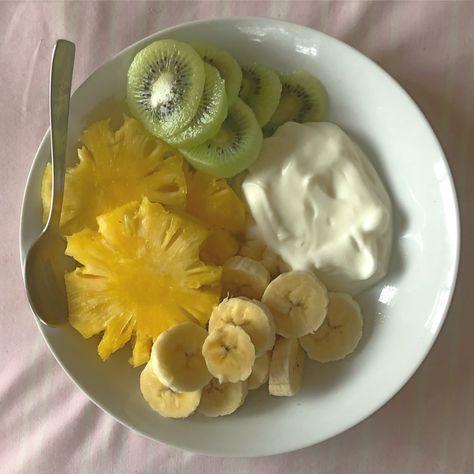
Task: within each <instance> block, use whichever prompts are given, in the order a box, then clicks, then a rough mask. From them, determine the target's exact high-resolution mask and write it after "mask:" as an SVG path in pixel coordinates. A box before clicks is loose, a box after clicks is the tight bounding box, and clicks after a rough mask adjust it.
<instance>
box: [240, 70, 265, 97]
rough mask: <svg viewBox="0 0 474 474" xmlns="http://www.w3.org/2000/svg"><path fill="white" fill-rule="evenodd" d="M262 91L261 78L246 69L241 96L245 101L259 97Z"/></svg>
mask: <svg viewBox="0 0 474 474" xmlns="http://www.w3.org/2000/svg"><path fill="white" fill-rule="evenodd" d="M260 91H261V80H260V76H259V75H258V74H257V73H256V72H255V71H252V70H251V69H244V74H243V75H242V84H241V86H240V92H239V95H240V97H242V98H243V99H244V100H245V99H248V98H249V97H252V96H255V95H259V94H260Z"/></svg>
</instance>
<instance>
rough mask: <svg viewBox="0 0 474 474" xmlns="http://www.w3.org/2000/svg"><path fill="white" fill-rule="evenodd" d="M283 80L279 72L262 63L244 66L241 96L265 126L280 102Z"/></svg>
mask: <svg viewBox="0 0 474 474" xmlns="http://www.w3.org/2000/svg"><path fill="white" fill-rule="evenodd" d="M280 95H281V82H280V78H279V77H278V74H277V73H276V72H274V71H272V70H271V69H269V68H267V67H265V66H262V65H261V64H252V65H250V66H242V85H241V86H240V92H239V97H240V98H241V99H242V100H243V101H244V102H245V103H246V104H247V105H248V106H249V107H250V108H251V109H252V110H253V113H254V114H255V117H257V122H258V124H259V125H260V127H263V126H264V125H265V124H266V123H267V122H268V121H269V120H270V118H271V116H272V115H273V113H274V112H275V110H276V108H277V107H278V104H279V102H280Z"/></svg>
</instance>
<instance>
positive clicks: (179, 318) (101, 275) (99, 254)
mask: <svg viewBox="0 0 474 474" xmlns="http://www.w3.org/2000/svg"><path fill="white" fill-rule="evenodd" d="M97 223H98V231H94V230H92V229H89V228H86V229H83V230H82V231H80V232H78V233H76V234H73V235H72V236H70V237H68V244H67V249H66V254H67V255H70V256H72V257H74V258H75V259H76V260H77V261H78V262H79V263H81V264H82V265H83V266H82V267H79V268H76V269H75V270H74V271H73V272H71V273H68V274H66V289H67V296H68V304H69V320H70V323H71V325H72V326H73V327H74V328H75V329H76V330H78V331H79V332H80V333H81V334H82V335H83V336H84V337H86V338H87V337H91V336H93V335H95V334H98V333H100V332H102V331H104V334H103V336H102V340H101V341H100V344H99V346H98V352H99V355H100V357H101V358H102V359H104V360H105V359H107V358H108V357H109V356H110V354H112V353H113V352H115V351H116V350H118V349H120V348H121V347H122V346H124V345H125V344H126V343H127V342H128V341H129V340H130V339H131V338H132V336H133V337H134V345H133V354H132V359H131V363H132V364H133V365H135V366H137V365H140V364H142V363H144V362H147V361H148V359H149V350H150V346H151V343H152V341H154V340H155V339H156V338H157V337H158V335H159V334H161V333H162V332H163V331H165V330H166V329H168V328H169V327H171V326H173V325H175V324H178V323H181V322H184V321H190V320H191V321H193V322H196V323H198V324H201V325H203V326H204V325H205V324H206V323H207V321H208V319H209V317H210V314H211V312H212V309H213V307H214V306H215V305H216V304H218V303H219V292H220V277H221V272H222V269H221V268H220V267H215V266H210V265H206V264H204V263H203V262H202V261H201V260H200V258H199V251H200V248H201V247H202V244H203V242H204V241H205V240H206V238H207V237H208V230H207V229H206V228H204V227H203V226H200V225H198V224H196V223H195V222H194V221H192V220H189V219H186V218H185V217H183V216H181V215H178V214H176V213H173V212H171V211H168V210H166V209H165V208H164V207H163V206H161V205H160V204H158V203H151V202H150V201H149V200H148V199H147V198H144V199H143V201H142V202H141V204H140V203H138V202H132V203H129V204H126V205H124V206H122V207H120V208H118V209H115V210H114V211H112V212H109V213H107V214H104V215H101V216H99V217H98V218H97Z"/></svg>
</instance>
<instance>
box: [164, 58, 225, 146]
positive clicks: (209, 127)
mask: <svg viewBox="0 0 474 474" xmlns="http://www.w3.org/2000/svg"><path fill="white" fill-rule="evenodd" d="M204 70H205V73H206V79H205V82H204V91H203V93H202V97H201V103H200V104H199V108H198V110H197V112H196V115H195V116H194V117H193V119H192V120H191V122H190V123H189V125H188V126H187V127H186V128H185V129H184V130H183V131H182V132H179V133H177V134H176V135H172V136H171V137H169V138H167V139H166V141H167V142H168V143H169V144H171V145H175V146H178V147H183V148H192V147H195V146H197V145H200V144H201V143H203V142H205V141H206V140H207V139H208V138H210V137H212V136H214V135H215V134H216V133H217V132H218V131H219V128H220V126H221V125H222V122H223V121H224V119H225V118H226V116H227V96H226V93H225V83H224V79H222V78H221V76H220V74H219V72H218V71H217V69H216V68H215V67H213V66H210V65H209V64H204Z"/></svg>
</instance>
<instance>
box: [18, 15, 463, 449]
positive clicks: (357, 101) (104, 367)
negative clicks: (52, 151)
mask: <svg viewBox="0 0 474 474" xmlns="http://www.w3.org/2000/svg"><path fill="white" fill-rule="evenodd" d="M164 37H173V38H177V39H181V40H192V39H195V38H200V39H201V38H202V39H205V40H208V41H210V42H213V43H215V44H216V45H218V46H220V47H222V48H226V49H228V50H229V51H230V52H231V53H232V54H233V55H234V56H235V57H236V58H237V60H238V61H240V62H242V63H251V62H254V61H255V62H260V63H262V64H266V65H269V66H271V67H273V68H275V69H276V70H279V71H292V70H296V69H306V70H308V71H310V72H311V73H313V74H315V75H317V76H319V77H320V78H321V80H322V81H323V82H324V84H325V85H326V86H327V89H328V91H329V95H330V98H331V120H332V121H334V122H336V123H338V124H339V125H341V126H342V127H343V128H344V129H345V130H346V131H348V132H349V133H350V134H352V135H353V136H354V137H355V138H356V139H357V140H358V141H359V142H360V144H361V146H362V147H363V149H364V150H365V151H366V153H367V154H368V156H369V157H370V158H371V159H372V161H373V163H374V165H375V167H376V168H377V170H378V171H379V173H380V175H381V177H382V179H383V180H384V182H385V184H386V185H387V188H388V190H389V192H390V194H391V196H392V199H393V203H394V208H395V235H394V250H393V258H392V261H391V266H390V272H389V274H388V275H387V277H386V278H385V279H384V280H383V281H382V282H381V283H380V284H378V285H377V286H376V287H375V288H373V289H372V290H370V291H369V292H367V293H365V294H363V295H362V296H361V297H360V298H359V300H360V303H361V305H362V308H363V313H364V315H365V331H364V337H363V340H362V342H361V344H360V347H359V349H358V350H357V352H356V353H355V354H354V355H353V356H351V357H349V358H347V359H346V360H344V361H341V362H337V363H332V364H326V365H321V364H317V363H308V364H307V367H306V374H305V381H304V387H303V389H302V390H301V392H300V393H299V394H298V395H297V396H295V397H293V398H273V397H270V396H269V395H268V394H267V393H266V391H265V389H263V388H262V389H260V390H258V391H255V392H251V393H250V394H249V396H248V399H247V401H246V403H245V405H244V406H243V407H242V408H241V409H240V410H239V411H238V412H237V413H235V414H234V415H232V416H227V417H223V418H219V419H208V418H204V417H202V416H193V417H191V418H189V419H186V420H180V421H175V420H170V419H164V418H161V417H159V416H158V415H155V414H154V413H153V412H152V411H151V410H150V408H149V407H148V406H147V405H146V403H145V402H144V401H143V399H142V396H141V394H140V390H139V387H138V376H139V370H137V369H132V368H131V367H130V366H129V365H128V363H127V358H128V355H129V353H128V350H122V351H120V353H117V354H115V355H113V356H112V357H111V359H110V360H109V361H108V362H106V363H103V362H102V361H101V360H100V359H99V357H98V356H97V354H96V345H97V339H96V338H93V339H92V340H87V341H86V340H84V339H82V337H81V336H80V335H79V334H78V333H77V332H75V331H74V330H73V329H72V328H71V327H69V326H68V325H66V326H64V327H61V328H59V329H50V328H47V327H44V326H43V325H41V324H39V329H40V330H41V332H42V333H43V335H44V337H45V339H46V342H47V343H48V345H49V347H50V349H51V351H52V352H53V354H54V355H55V356H56V358H57V360H58V362H59V363H60V364H61V366H62V367H63V368H64V370H65V371H66V372H67V373H68V374H69V376H70V377H71V378H72V379H73V380H74V382H76V384H77V385H78V386H79V387H80V388H81V389H82V390H83V391H84V392H85V393H86V394H87V395H88V396H89V397H90V399H91V400H92V401H93V402H94V403H96V404H97V405H98V406H100V407H101V408H102V409H103V410H105V411H106V412H108V413H109V414H111V415H112V416H113V417H114V418H116V419H117V420H118V421H120V422H121V423H123V424H124V425H126V426H128V427H130V428H132V429H134V430H136V431H138V432H140V433H142V434H144V435H145V436H148V437H150V438H152V439H155V440H158V441H162V442H165V443H168V444H171V445H174V446H178V447H181V448H184V449H188V450H192V451H197V452H201V453H207V454H213V455H220V456H260V455H268V454H275V453H282V452H286V451H291V450H295V449H298V448H303V447H305V446H308V445H311V444H314V443H318V442H320V441H323V440H325V439H327V438H330V437H331V436H334V435H336V434H338V433H341V432H342V431H344V430H346V429H348V428H350V427H351V426H354V425H355V424H356V423H358V422H360V421H361V420H363V419H364V418H366V417H367V416H369V415H370V414H372V413H373V412H374V411H375V410H377V409H378V408H379V407H380V406H382V405H383V404H384V403H385V402H387V400H389V399H390V398H391V397H392V396H393V395H394V394H395V393H396V392H397V391H398V390H399V389H400V388H401V387H402V386H403V385H404V384H405V383H406V382H407V380H408V379H409V378H410V377H411V376H412V375H413V373H414V372H415V370H416V369H417V368H418V366H419V365H420V363H421V362H422V361H423V359H424V358H425V356H426V355H427V353H428V351H429V350H430V348H431V346H432V344H433V342H434V341H435V339H436V336H437V334H438V332H439V330H440V328H441V326H442V323H443V321H444V318H445V316H446V312H447V309H448V306H449V303H450V301H451V296H452V294H453V289H454V284H455V279H456V274H457V266H458V257H459V217H458V207H457V201H456V196H455V191H454V187H453V182H452V179H451V174H450V171H449V168H448V166H447V163H446V160H445V157H444V155H443V151H442V149H441V147H440V145H439V143H438V141H437V139H436V137H435V135H434V134H433V131H432V130H431V128H430V126H429V125H428V123H427V121H426V119H425V118H424V116H423V115H422V113H421V112H420V110H419V109H418V107H417V106H416V105H415V103H414V102H413V101H412V100H411V99H410V97H409V96H408V95H407V94H406V93H405V92H404V91H403V89H402V88H401V87H400V86H399V85H398V84H397V83H396V82H395V81H394V80H393V79H392V78H391V77H390V76H389V75H387V74H386V73H385V72H384V71H383V70H382V69H381V68H379V67H378V66H377V65H376V64H374V63H373V62H372V61H370V60H369V59H367V58H366V57H364V56H363V55H362V54H360V53H358V52H357V51H355V50H354V49H352V48H350V47H349V46H347V45H346V44H344V43H341V42H340V41H338V40H336V39H334V38H331V37H329V36H326V35H324V34H322V33H319V32H317V31H314V30H311V29H308V28H304V27H302V26H297V25H293V24H289V23H284V22H280V21H275V20H269V19H263V18H235V19H232V18H230V19H222V20H211V21H205V22H197V23H190V24H186V25H182V26H178V27H175V28H171V29H168V30H165V31H162V32H160V33H157V34H156V35H153V36H150V37H148V38H146V39H144V40H142V41H139V42H138V43H136V44H134V45H132V46H131V47H129V48H127V49H126V50H124V51H122V52H121V53H120V54H119V55H117V56H115V57H114V58H113V59H112V60H110V61H109V62H108V63H106V64H105V65H103V66H102V67H101V68H99V69H98V70H97V71H96V72H95V73H94V74H92V76H91V77H90V78H89V79H88V80H87V81H85V82H84V84H82V85H81V87H79V89H78V90H77V91H76V92H75V93H74V95H73V97H72V102H71V118H70V144H71V147H70V153H69V159H70V162H72V161H74V160H75V159H76V158H75V152H74V148H75V146H76V144H77V137H78V136H79V133H80V131H81V129H82V128H83V127H84V125H85V124H86V116H87V115H88V114H89V113H90V112H91V110H92V109H94V108H95V107H96V105H97V104H98V103H99V102H101V101H102V100H104V99H105V98H108V97H111V96H113V97H115V98H118V99H122V98H123V97H124V94H125V87H126V73H127V69H128V66H129V64H130V62H131V60H132V58H133V56H134V55H135V53H136V52H137V51H138V50H140V49H141V48H143V47H144V46H145V45H147V44H148V43H150V42H151V41H152V40H155V39H157V38H164ZM80 54H81V52H80V51H78V55H79V56H80ZM48 140H49V136H48V135H46V137H45V139H44V140H43V142H42V144H41V146H40V148H39V150H38V153H37V155H36V157H35V160H34V163H33V166H32V169H31V172H30V176H29V178H28V184H27V186H26V191H25V196H24V202H23V213H22V218H21V255H22V262H23V259H24V256H25V251H26V249H28V247H29V245H30V243H31V242H32V240H33V239H34V238H35V237H36V236H37V235H38V234H39V232H40V230H41V220H40V215H41V210H40V182H41V176H42V172H43V168H44V166H45V163H46V162H47V160H48V155H49V143H48Z"/></svg>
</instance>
